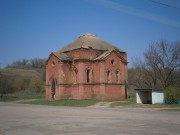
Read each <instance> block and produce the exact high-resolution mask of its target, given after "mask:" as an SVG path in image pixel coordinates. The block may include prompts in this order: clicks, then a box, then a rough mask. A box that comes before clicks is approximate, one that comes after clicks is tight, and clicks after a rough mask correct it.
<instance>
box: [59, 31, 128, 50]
mask: <svg viewBox="0 0 180 135" xmlns="http://www.w3.org/2000/svg"><path fill="white" fill-rule="evenodd" d="M79 48H85V49H95V50H104V51H111V50H118V51H120V52H124V51H123V50H121V49H119V48H117V47H115V46H113V45H111V44H110V43H108V42H106V41H104V40H102V39H100V38H99V37H97V36H95V35H93V34H91V33H85V34H84V35H82V36H80V37H79V38H77V39H76V40H75V41H73V42H71V43H70V44H68V45H67V46H65V47H64V48H62V49H60V50H57V51H56V53H57V52H58V53H62V52H68V51H71V50H75V49H79Z"/></svg>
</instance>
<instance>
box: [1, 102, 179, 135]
mask: <svg viewBox="0 0 180 135" xmlns="http://www.w3.org/2000/svg"><path fill="white" fill-rule="evenodd" d="M179 134H180V112H166V111H156V110H150V109H148V110H146V109H140V108H139V109H133V108H121V109H112V108H91V107H82V108H81V107H54V106H41V105H26V104H15V103H3V102H0V135H179Z"/></svg>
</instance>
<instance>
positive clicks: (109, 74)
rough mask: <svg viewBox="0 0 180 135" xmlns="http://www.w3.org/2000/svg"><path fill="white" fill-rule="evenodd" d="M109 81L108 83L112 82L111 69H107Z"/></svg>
mask: <svg viewBox="0 0 180 135" xmlns="http://www.w3.org/2000/svg"><path fill="white" fill-rule="evenodd" d="M107 82H108V83H109V82H111V71H110V70H108V71H107Z"/></svg>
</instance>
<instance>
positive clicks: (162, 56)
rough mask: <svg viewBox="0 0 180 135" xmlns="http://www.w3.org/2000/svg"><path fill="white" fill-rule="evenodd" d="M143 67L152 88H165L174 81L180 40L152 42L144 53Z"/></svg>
mask: <svg viewBox="0 0 180 135" xmlns="http://www.w3.org/2000/svg"><path fill="white" fill-rule="evenodd" d="M144 61H145V65H144V66H145V67H144V69H145V70H146V72H147V73H148V75H149V76H150V77H151V79H152V81H153V87H154V88H167V87H168V86H170V85H171V84H173V83H174V82H175V71H177V70H179V69H180V42H176V43H171V44H170V43H167V42H166V41H164V40H162V41H160V42H156V43H152V44H150V46H149V49H148V50H147V51H146V52H145V53H144Z"/></svg>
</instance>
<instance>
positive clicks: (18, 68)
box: [0, 58, 46, 98]
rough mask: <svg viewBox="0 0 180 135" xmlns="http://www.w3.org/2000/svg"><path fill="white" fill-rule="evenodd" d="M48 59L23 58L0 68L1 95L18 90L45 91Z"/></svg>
mask: <svg viewBox="0 0 180 135" xmlns="http://www.w3.org/2000/svg"><path fill="white" fill-rule="evenodd" d="M45 63H46V59H39V58H35V59H22V60H18V61H15V62H13V63H12V64H9V65H7V66H6V67H5V68H4V69H1V70H0V97H1V98H3V96H4V95H6V94H9V93H14V92H18V91H33V92H44V91H45V78H46V75H45Z"/></svg>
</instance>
